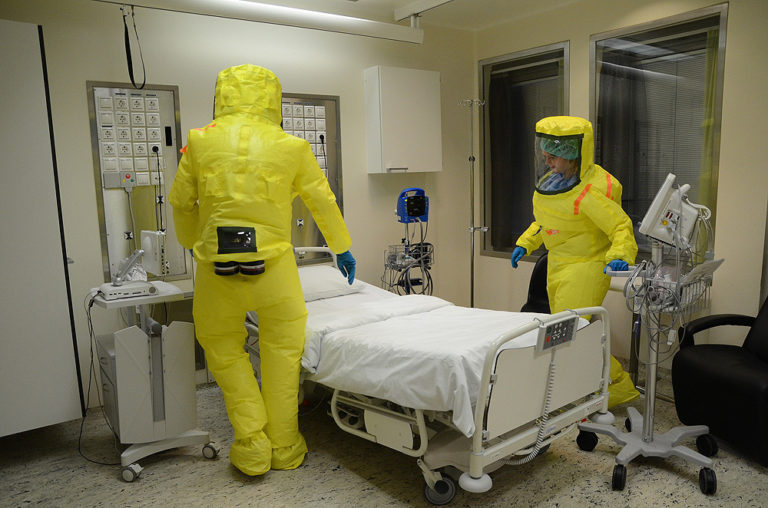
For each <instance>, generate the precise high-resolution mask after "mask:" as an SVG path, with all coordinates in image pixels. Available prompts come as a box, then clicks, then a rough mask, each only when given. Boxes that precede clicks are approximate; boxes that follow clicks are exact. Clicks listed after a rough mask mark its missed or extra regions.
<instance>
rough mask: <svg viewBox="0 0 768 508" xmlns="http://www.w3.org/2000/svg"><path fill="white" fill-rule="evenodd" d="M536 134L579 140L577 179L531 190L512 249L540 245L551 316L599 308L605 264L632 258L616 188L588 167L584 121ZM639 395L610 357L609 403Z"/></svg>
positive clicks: (606, 282)
mask: <svg viewBox="0 0 768 508" xmlns="http://www.w3.org/2000/svg"><path fill="white" fill-rule="evenodd" d="M536 132H537V135H543V136H547V137H550V138H553V139H557V137H559V136H567V137H568V138H570V139H573V138H574V137H575V138H576V139H579V140H580V141H581V147H580V151H579V154H580V164H579V174H578V176H579V181H578V183H577V184H576V185H575V186H572V187H569V188H567V189H565V190H564V191H562V192H545V193H542V192H539V191H538V190H537V191H535V192H534V194H533V215H534V219H535V220H534V222H533V223H532V224H531V225H530V227H528V229H527V230H526V231H525V232H524V233H523V234H522V235H521V236H520V238H518V240H517V245H518V246H520V247H523V248H525V249H526V251H527V252H528V253H530V252H533V251H534V250H536V249H537V248H539V246H540V245H541V244H542V242H543V243H544V246H545V247H546V248H547V250H548V251H549V256H548V261H547V292H548V294H549V306H550V309H551V311H552V313H553V314H554V313H556V312H560V311H563V310H565V309H575V308H578V307H591V306H598V305H602V303H603V299H604V298H605V295H606V293H607V292H608V287H609V286H610V277H608V276H607V275H605V274H604V273H603V269H604V268H605V266H606V265H607V264H608V263H609V262H611V261H613V260H614V259H621V260H623V261H626V262H627V263H628V264H630V265H631V264H633V263H634V261H635V256H636V255H637V243H636V242H635V237H634V234H633V232H632V221H631V220H630V218H629V216H627V214H626V213H625V212H624V210H623V209H622V208H621V191H622V187H621V184H620V183H619V181H618V180H616V178H615V177H613V176H612V175H611V174H610V173H608V172H607V171H606V170H604V169H603V168H601V167H600V166H599V165H597V164H595V163H594V142H593V135H592V124H591V123H590V122H589V121H587V120H585V119H583V118H577V117H569V116H555V117H548V118H544V119H542V120H540V121H539V122H537V123H536ZM536 148H537V149H538V146H537V147H536ZM639 395H640V394H639V393H638V392H637V390H636V389H635V387H634V385H633V384H632V381H631V380H630V378H629V376H628V375H627V373H626V372H624V371H623V369H622V368H621V365H620V364H619V362H618V361H616V359H615V358H611V385H610V400H609V405H611V406H613V405H616V404H621V403H624V402H628V401H629V400H632V399H634V398H636V397H638V396H639Z"/></svg>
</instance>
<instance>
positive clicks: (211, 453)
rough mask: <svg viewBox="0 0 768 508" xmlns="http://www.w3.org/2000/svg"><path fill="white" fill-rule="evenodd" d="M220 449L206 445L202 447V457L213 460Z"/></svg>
mask: <svg viewBox="0 0 768 508" xmlns="http://www.w3.org/2000/svg"><path fill="white" fill-rule="evenodd" d="M219 451H220V449H219V448H218V447H217V446H216V445H215V444H214V443H208V444H206V445H205V446H203V457H205V458H206V459H215V458H216V456H217V455H218V454H219Z"/></svg>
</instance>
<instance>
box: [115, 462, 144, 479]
mask: <svg viewBox="0 0 768 508" xmlns="http://www.w3.org/2000/svg"><path fill="white" fill-rule="evenodd" d="M142 470H143V468H142V467H141V466H140V465H138V464H137V463H135V462H134V463H133V464H129V465H127V466H125V467H124V468H123V470H122V471H121V473H120V474H121V476H122V477H123V481H126V482H128V483H131V482H132V481H133V480H135V479H136V478H138V477H139V475H141V471H142Z"/></svg>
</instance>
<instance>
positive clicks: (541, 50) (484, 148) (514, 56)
mask: <svg viewBox="0 0 768 508" xmlns="http://www.w3.org/2000/svg"><path fill="white" fill-rule="evenodd" d="M559 50H562V52H563V81H562V97H560V98H559V100H561V101H562V104H563V113H562V114H563V115H568V114H569V111H570V109H569V108H570V41H568V40H566V41H561V42H556V43H553V44H548V45H546V46H538V47H535V48H529V49H525V50H521V51H515V52H513V53H507V54H504V55H499V56H495V57H491V58H485V59H483V60H479V61H478V64H477V65H478V87H479V91H480V97H481V100H482V101H487V97H486V83H485V77H484V76H485V72H484V69H485V67H486V66H489V65H495V64H499V63H504V62H513V61H515V60H524V59H527V58H531V57H535V56H537V55H546V54H547V53H552V52H554V51H559ZM537 63H542V64H544V63H546V61H541V62H537ZM478 109H479V114H480V122H479V125H480V135H479V141H480V152H481V157H482V165H481V167H480V184H481V185H482V199H481V204H480V212H481V214H482V217H483V223H482V224H483V225H484V226H487V227H488V228H489V229H490V228H492V227H493V220H492V217H491V210H490V207H491V204H490V199H491V186H492V182H491V176H490V166H489V165H490V163H491V161H490V160H488V157H486V154H488V153H489V152H490V147H489V143H490V135H489V133H488V129H489V125H488V122H489V114H488V113H487V111H486V107H482V108H478ZM530 135H531V136H533V135H534V133H533V132H531V133H530ZM531 195H533V189H531ZM530 219H531V220H533V217H531V218H530ZM490 239H491V236H490V234H489V233H485V234H484V235H483V239H482V242H481V245H480V255H481V256H489V257H496V258H508V257H509V255H510V252H511V251H506V250H504V251H502V250H495V249H493V246H492V245H491V244H490ZM526 257H528V256H526ZM534 258H538V255H535V256H534Z"/></svg>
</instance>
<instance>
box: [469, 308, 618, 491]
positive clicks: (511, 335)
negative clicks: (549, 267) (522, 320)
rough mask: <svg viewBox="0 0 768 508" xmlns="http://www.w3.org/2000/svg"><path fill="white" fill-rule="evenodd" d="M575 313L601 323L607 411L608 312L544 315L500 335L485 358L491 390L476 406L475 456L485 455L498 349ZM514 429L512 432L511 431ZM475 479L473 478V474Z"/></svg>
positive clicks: (483, 391)
mask: <svg viewBox="0 0 768 508" xmlns="http://www.w3.org/2000/svg"><path fill="white" fill-rule="evenodd" d="M574 313H576V314H578V315H579V316H584V315H590V314H591V315H593V316H596V317H599V320H600V323H601V324H602V336H601V340H600V341H601V345H602V347H603V370H602V387H601V394H602V395H603V396H604V397H603V400H602V401H601V408H600V409H599V411H600V412H606V411H607V410H608V384H609V382H610V343H609V339H608V338H609V330H610V322H609V317H608V312H607V311H606V310H605V309H604V308H603V307H586V308H581V309H575V310H573V311H571V310H567V311H563V312H559V313H557V314H553V315H551V316H544V317H543V318H542V319H541V321H540V322H539V321H532V322H531V323H528V324H525V325H522V326H520V327H518V328H516V329H514V330H512V331H510V332H508V333H505V334H502V335H501V336H499V337H498V338H497V339H496V340H495V341H494V342H493V343H492V344H491V346H490V347H489V349H488V352H487V353H486V358H485V361H484V364H483V373H482V376H481V378H480V386H481V387H488V388H487V389H481V390H480V391H479V393H478V400H477V404H476V405H475V433H474V435H473V436H472V453H473V454H474V455H478V456H479V455H482V454H483V446H484V442H485V441H486V440H487V438H488V436H489V434H488V430H487V428H486V421H485V420H486V411H487V409H488V405H489V401H490V397H491V389H492V386H493V385H492V384H491V380H492V378H493V377H495V374H494V370H495V365H496V359H497V356H498V354H499V349H500V348H501V347H502V346H503V345H504V344H505V343H507V342H509V341H510V340H513V339H515V338H517V337H519V336H520V335H523V334H524V333H527V332H530V331H532V330H535V329H537V328H538V327H539V325H540V324H544V325H546V324H547V323H549V322H553V321H557V320H560V319H562V318H564V317H568V316H572V315H573V314H574ZM509 430H511V429H509ZM473 476H474V475H473Z"/></svg>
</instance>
